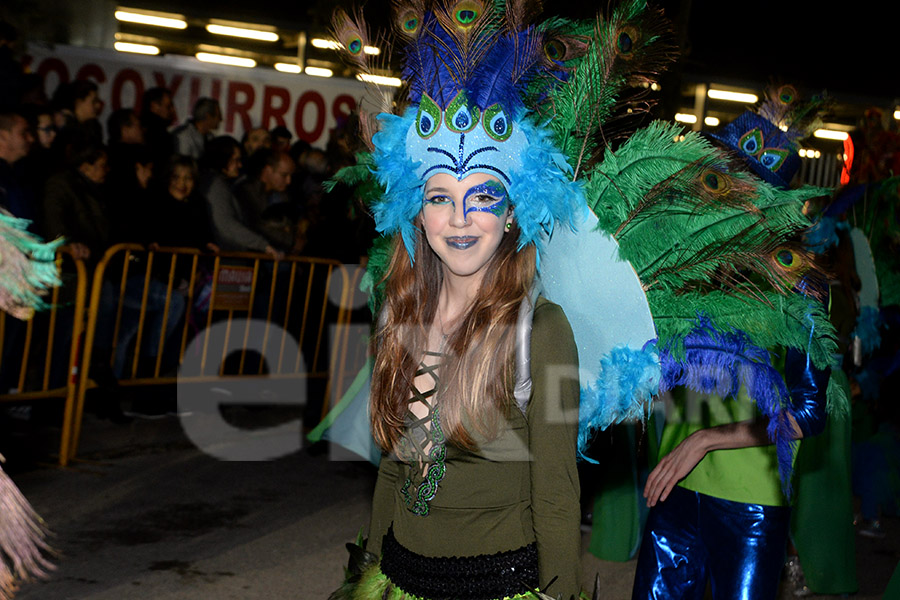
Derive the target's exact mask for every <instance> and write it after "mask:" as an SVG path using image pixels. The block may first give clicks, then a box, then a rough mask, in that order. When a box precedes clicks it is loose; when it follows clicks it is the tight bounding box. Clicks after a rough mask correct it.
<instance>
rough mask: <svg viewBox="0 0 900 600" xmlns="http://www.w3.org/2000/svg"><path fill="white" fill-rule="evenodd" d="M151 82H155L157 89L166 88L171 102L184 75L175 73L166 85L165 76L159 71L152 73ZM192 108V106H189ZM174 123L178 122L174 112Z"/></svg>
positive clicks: (176, 112)
mask: <svg viewBox="0 0 900 600" xmlns="http://www.w3.org/2000/svg"><path fill="white" fill-rule="evenodd" d="M153 80H154V81H155V82H156V85H157V86H159V87H163V88H166V89H167V90H169V91H170V92H172V100H174V99H175V94H177V93H178V88H180V87H181V82H182V81H183V80H184V75H182V74H181V73H177V74H175V75H172V81H170V82H168V83H166V76H165V74H163V73H160V72H159V71H153ZM191 106H193V104H191ZM173 122H174V123H177V122H178V111H177V110H176V111H175V120H174V121H173Z"/></svg>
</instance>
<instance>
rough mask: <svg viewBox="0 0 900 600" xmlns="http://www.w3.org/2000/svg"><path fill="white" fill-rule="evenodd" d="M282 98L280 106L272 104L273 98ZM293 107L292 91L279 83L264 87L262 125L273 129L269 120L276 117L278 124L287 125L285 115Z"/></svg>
mask: <svg viewBox="0 0 900 600" xmlns="http://www.w3.org/2000/svg"><path fill="white" fill-rule="evenodd" d="M275 98H278V99H280V100H281V102H280V103H279V105H278V107H275V106H272V100H274V99H275ZM290 108H291V93H290V92H289V91H287V90H286V89H285V88H283V87H279V86H277V85H267V86H266V87H265V88H263V106H262V123H260V127H262V128H264V129H271V127H270V126H269V121H270V120H271V119H275V124H276V125H281V126H286V125H287V124H286V123H285V122H284V115H285V114H286V113H287V111H288V110H290Z"/></svg>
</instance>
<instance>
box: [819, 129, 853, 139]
mask: <svg viewBox="0 0 900 600" xmlns="http://www.w3.org/2000/svg"><path fill="white" fill-rule="evenodd" d="M813 135H814V136H816V137H817V138H821V139H823V140H838V141H840V142H843V141H844V140H846V139H847V138H848V137H850V134H849V133H847V132H846V131H836V130H834V129H816V130H815V131H814V132H813Z"/></svg>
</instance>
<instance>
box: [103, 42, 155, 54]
mask: <svg viewBox="0 0 900 600" xmlns="http://www.w3.org/2000/svg"><path fill="white" fill-rule="evenodd" d="M113 48H115V49H116V50H118V51H119V52H132V53H134V54H148V55H156V54H159V48H158V47H156V46H151V45H150V44H134V43H132V42H116V43H115V44H113Z"/></svg>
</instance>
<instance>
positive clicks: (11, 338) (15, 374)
mask: <svg viewBox="0 0 900 600" xmlns="http://www.w3.org/2000/svg"><path fill="white" fill-rule="evenodd" d="M56 262H57V265H58V267H59V269H60V272H61V273H62V274H63V275H62V278H63V286H62V287H57V288H54V289H53V291H52V292H51V293H50V294H49V297H48V298H47V300H46V301H47V302H48V304H49V305H50V308H49V310H47V311H43V312H39V313H37V314H36V315H35V316H34V317H33V318H31V319H30V320H28V321H26V322H23V321H19V320H17V319H15V318H14V317H12V316H10V315H8V314H6V313H0V348H2V349H3V352H2V356H0V373H2V374H3V376H2V379H3V381H4V388H5V389H2V390H0V402H26V401H27V402H34V401H40V400H44V399H49V398H64V400H65V404H64V409H63V422H62V433H61V436H60V446H59V463H60V464H61V465H66V464H67V463H68V461H69V458H70V454H69V451H70V449H71V447H72V446H71V444H72V440H71V434H72V431H73V424H74V422H75V419H76V410H75V409H76V406H75V403H76V399H77V398H78V385H77V384H78V381H77V371H78V364H79V349H80V343H81V338H82V334H83V332H84V315H85V310H86V303H85V299H86V295H87V271H86V269H85V265H84V262H82V261H81V260H78V259H75V258H74V257H73V255H72V254H71V252H70V251H69V250H68V249H67V248H61V249H60V251H59V253H58V254H57V259H56Z"/></svg>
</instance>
